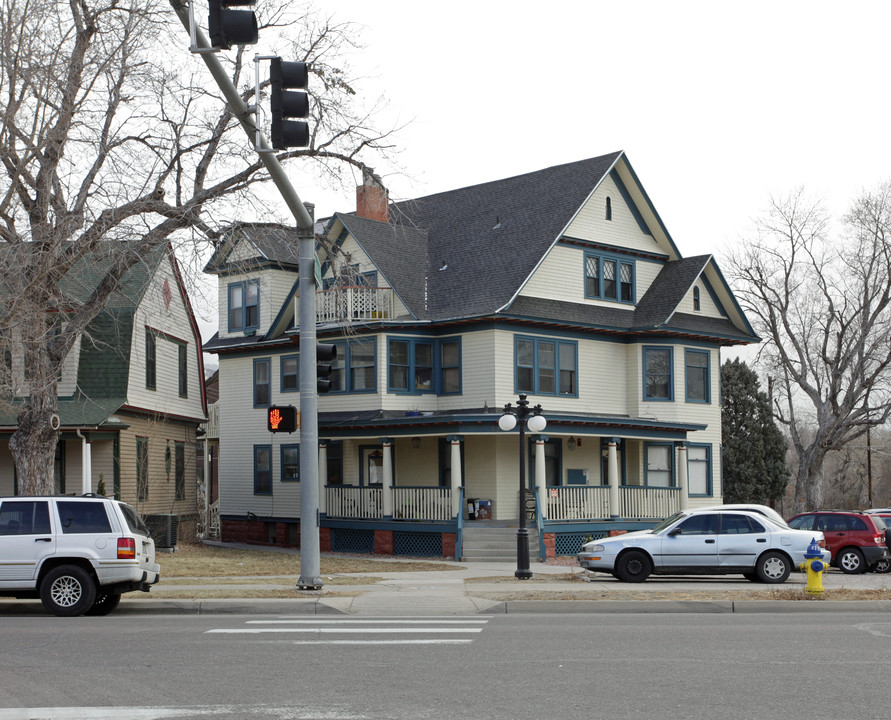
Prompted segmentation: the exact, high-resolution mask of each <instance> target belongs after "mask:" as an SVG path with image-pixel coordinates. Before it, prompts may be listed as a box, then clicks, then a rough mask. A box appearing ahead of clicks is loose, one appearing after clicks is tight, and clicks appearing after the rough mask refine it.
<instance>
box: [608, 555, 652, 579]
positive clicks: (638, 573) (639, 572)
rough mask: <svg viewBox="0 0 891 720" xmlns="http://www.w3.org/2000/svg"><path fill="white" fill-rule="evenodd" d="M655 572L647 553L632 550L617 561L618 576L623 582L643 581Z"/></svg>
mask: <svg viewBox="0 0 891 720" xmlns="http://www.w3.org/2000/svg"><path fill="white" fill-rule="evenodd" d="M651 572H653V564H652V563H651V562H650V558H649V557H648V556H647V554H646V553H644V552H641V551H640V550H631V551H629V552H627V553H625V554H624V555H622V557H620V558H619V559H618V561H617V562H616V577H617V578H619V580H621V581H622V582H643V581H644V580H646V579H647V578H648V577H650V573H651Z"/></svg>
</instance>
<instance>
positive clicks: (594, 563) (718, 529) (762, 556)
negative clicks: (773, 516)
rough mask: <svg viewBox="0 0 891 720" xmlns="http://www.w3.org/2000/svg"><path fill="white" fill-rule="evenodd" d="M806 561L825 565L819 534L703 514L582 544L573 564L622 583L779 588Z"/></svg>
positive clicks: (751, 518)
mask: <svg viewBox="0 0 891 720" xmlns="http://www.w3.org/2000/svg"><path fill="white" fill-rule="evenodd" d="M806 556H808V557H819V558H822V559H823V560H824V561H825V562H827V563H828V562H829V551H828V550H826V549H825V541H824V538H823V533H821V532H814V531H804V530H793V529H792V528H790V527H788V526H786V525H783V526H781V525H779V524H775V523H773V522H771V520H770V519H769V518H767V517H765V516H764V515H762V514H760V513H757V512H749V511H743V510H715V509H706V510H689V511H683V512H679V513H676V514H675V515H672V516H671V517H669V518H666V519H665V520H663V521H662V522H660V523H659V524H658V525H656V526H655V527H653V528H651V529H649V530H638V531H636V532H630V533H626V534H624V535H618V536H616V537H610V538H604V539H602V540H594V541H592V542H589V543H586V544H585V545H584V546H583V547H582V551H581V552H580V553H579V555H578V559H579V564H580V565H581V566H582V567H583V568H586V569H588V570H598V571H600V572H606V573H610V574H611V575H613V576H615V577H616V578H618V579H619V580H622V581H624V582H643V581H644V580H646V579H647V578H648V577H649V576H650V575H729V574H741V575H743V577H745V578H746V579H748V580H751V581H752V582H766V583H782V582H785V581H786V578H788V577H789V573H790V572H791V571H792V569H793V568H795V567H798V565H800V564H801V563H803V562H804V560H805V557H806Z"/></svg>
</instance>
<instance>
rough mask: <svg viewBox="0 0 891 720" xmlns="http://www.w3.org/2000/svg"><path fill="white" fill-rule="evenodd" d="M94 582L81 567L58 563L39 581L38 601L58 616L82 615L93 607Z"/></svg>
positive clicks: (94, 597)
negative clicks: (57, 565)
mask: <svg viewBox="0 0 891 720" xmlns="http://www.w3.org/2000/svg"><path fill="white" fill-rule="evenodd" d="M95 599H96V584H95V583H94V582H93V578H91V577H90V574H89V573H88V572H87V571H86V570H84V569H83V568H82V567H78V566H77V565H60V566H59V567H57V568H53V569H52V570H50V571H49V572H48V573H47V574H46V575H45V576H44V578H43V581H42V582H41V583H40V601H41V602H42V603H43V607H45V608H46V609H47V610H48V611H49V612H51V613H52V614H53V615H59V616H60V617H74V616H75V615H83V614H84V613H85V612H86V611H87V610H89V609H90V608H91V607H93V602H94V600H95Z"/></svg>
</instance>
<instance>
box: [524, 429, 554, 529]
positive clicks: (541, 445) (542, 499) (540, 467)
mask: <svg viewBox="0 0 891 720" xmlns="http://www.w3.org/2000/svg"><path fill="white" fill-rule="evenodd" d="M544 449H545V439H544V436H543V435H538V436H537V437H536V438H535V489H536V490H537V491H538V492H537V495H538V504H539V509H540V510H541V516H542V517H543V518H545V519H547V510H546V508H547V506H548V502H547V497H546V496H545V493H546V492H547V482H548V479H547V470H546V469H545V451H544ZM523 510H524V511H525V508H523Z"/></svg>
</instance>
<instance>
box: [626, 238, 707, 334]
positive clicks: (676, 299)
mask: <svg viewBox="0 0 891 720" xmlns="http://www.w3.org/2000/svg"><path fill="white" fill-rule="evenodd" d="M711 259H712V256H711V255H697V256H696V257H691V258H683V259H681V260H675V261H674V262H670V263H667V264H666V265H664V266H663V267H662V269H661V270H660V271H659V274H658V275H657V276H656V279H655V280H654V281H653V284H652V285H650V287H649V289H648V290H647V292H646V294H645V295H644V296H643V297H642V298H641V299H640V301H639V302H638V303H637V308H636V309H635V311H634V324H635V325H636V326H638V327H644V328H650V327H658V326H659V325H664V324H665V323H667V322H668V321H669V319H670V318H671V316H672V315H673V314H674V312H675V311H676V310H677V308H678V305H680V303H681V300H683V299H684V297H685V296H686V295H687V293H688V292H690V288H692V287H693V283H695V282H696V280H697V279H699V276H700V275H701V274H702V272H703V270H705V266H706V265H708V263H709V261H710V260H711Z"/></svg>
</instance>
